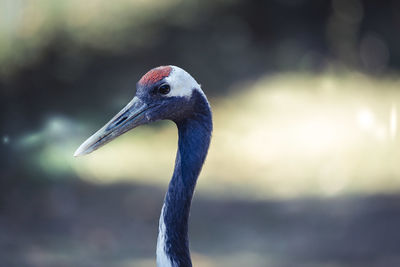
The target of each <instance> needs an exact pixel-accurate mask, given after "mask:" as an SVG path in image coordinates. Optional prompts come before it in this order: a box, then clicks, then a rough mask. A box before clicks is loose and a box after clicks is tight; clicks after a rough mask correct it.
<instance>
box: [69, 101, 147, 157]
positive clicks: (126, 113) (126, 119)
mask: <svg viewBox="0 0 400 267" xmlns="http://www.w3.org/2000/svg"><path fill="white" fill-rule="evenodd" d="M149 108H150V107H149V106H148V105H147V104H146V103H145V102H143V101H142V100H141V99H140V98H138V97H134V98H133V99H132V101H131V102H129V103H128V105H126V107H125V108H123V109H122V110H121V111H120V112H119V113H118V114H117V115H115V116H114V118H112V119H111V120H110V121H109V122H108V123H107V124H106V125H104V126H103V127H102V128H101V129H100V130H98V131H97V132H96V133H95V134H93V135H92V136H91V137H89V138H88V139H87V140H86V141H85V142H84V143H83V144H82V145H80V147H79V148H78V149H77V150H76V151H75V153H74V156H75V157H78V156H82V155H86V154H89V153H90V152H92V151H94V150H96V149H98V148H100V147H101V146H103V145H105V144H107V143H108V142H110V141H111V140H113V139H115V138H116V137H118V136H120V135H121V134H123V133H125V132H127V131H129V130H131V129H133V128H135V127H137V126H139V125H142V124H145V123H147V122H148V118H147V117H146V116H145V115H146V114H145V112H146V111H147V110H148V109H149Z"/></svg>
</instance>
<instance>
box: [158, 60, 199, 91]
mask: <svg viewBox="0 0 400 267" xmlns="http://www.w3.org/2000/svg"><path fill="white" fill-rule="evenodd" d="M171 68H172V70H171V73H170V74H169V76H168V77H167V78H165V81H166V82H167V83H168V84H169V86H170V87H171V91H170V92H169V93H168V94H167V95H166V96H180V97H183V96H184V97H190V96H191V95H192V93H193V90H197V91H199V92H200V93H201V94H202V95H204V93H203V91H202V90H201V88H200V84H198V83H197V82H196V80H195V79H194V78H193V77H192V76H191V75H190V74H189V73H187V72H186V71H185V70H183V69H181V68H179V67H177V66H171Z"/></svg>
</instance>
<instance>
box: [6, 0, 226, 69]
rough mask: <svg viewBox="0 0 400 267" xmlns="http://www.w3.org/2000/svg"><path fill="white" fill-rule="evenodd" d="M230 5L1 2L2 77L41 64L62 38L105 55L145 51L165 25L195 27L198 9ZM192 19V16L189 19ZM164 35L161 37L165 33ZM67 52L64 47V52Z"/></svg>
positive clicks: (126, 0) (127, 0) (168, 0)
mask: <svg viewBox="0 0 400 267" xmlns="http://www.w3.org/2000/svg"><path fill="white" fill-rule="evenodd" d="M229 2H233V0H229V1H179V0H165V1H153V0H149V1H145V0H138V1H132V0H118V1H117V2H115V1H105V0H89V1H85V2H82V1H78V0H70V1H52V0H28V1H24V0H15V1H14V0H2V1H0V17H1V19H0V22H1V23H0V73H1V75H3V76H7V75H12V74H13V73H14V72H16V71H18V69H19V68H21V67H23V66H24V65H29V64H33V63H34V62H37V61H40V60H41V58H42V56H43V52H44V50H45V49H46V48H47V47H48V45H49V43H51V42H53V41H54V40H56V39H57V38H61V39H63V40H64V41H68V42H72V43H73V44H74V46H76V47H73V50H75V51H72V52H71V51H69V49H66V51H68V52H69V53H79V52H78V51H76V49H79V47H85V48H88V49H95V50H101V51H103V52H104V53H121V52H123V51H126V50H132V49H138V48H139V49H140V48H141V49H143V48H144V47H149V46H151V45H152V44H153V43H155V42H157V38H158V35H159V34H160V32H159V31H160V28H162V27H160V26H161V25H162V24H163V23H164V21H166V22H167V23H168V24H170V25H174V24H176V25H181V24H186V26H188V25H187V24H189V25H190V22H191V21H192V20H193V19H194V17H193V16H196V10H202V11H204V12H206V11H207V10H208V9H209V8H210V9H211V8H213V7H215V6H218V5H221V4H224V3H229ZM189 15H190V17H189ZM161 34H162V33H161ZM59 49H60V51H59V52H60V53H62V52H63V47H62V46H61V47H60V48H59Z"/></svg>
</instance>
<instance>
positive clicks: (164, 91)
mask: <svg viewBox="0 0 400 267" xmlns="http://www.w3.org/2000/svg"><path fill="white" fill-rule="evenodd" d="M169 91H171V88H170V87H169V85H168V84H163V85H161V86H160V87H159V88H158V92H159V93H160V94H162V95H166V94H168V93H169Z"/></svg>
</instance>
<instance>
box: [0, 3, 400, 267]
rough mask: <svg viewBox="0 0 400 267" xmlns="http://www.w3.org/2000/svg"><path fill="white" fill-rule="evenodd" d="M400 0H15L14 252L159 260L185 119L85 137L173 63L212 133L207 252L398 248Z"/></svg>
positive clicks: (198, 209) (251, 256)
mask: <svg viewBox="0 0 400 267" xmlns="http://www.w3.org/2000/svg"><path fill="white" fill-rule="evenodd" d="M399 30H400V2H398V1H394V0H393V1H372V0H371V1H367V0H365V1H361V0H333V1H319V0H271V1H262V0H252V1H244V0H217V1H215V0H204V1H200V0H187V1H183V0H164V1H154V0H150V1H145V0H137V1H134V0H116V1H107V0H86V1H79V0H68V1H53V0H0V110H1V113H0V120H1V123H0V148H1V149H0V158H1V163H0V164H1V167H0V266H44V267H47V266H118V267H125V266H143V267H144V266H155V247H156V238H157V230H158V217H159V213H160V209H161V205H162V200H163V197H164V194H165V191H166V187H167V184H168V182H169V179H170V176H171V174H172V170H173V164H174V158H175V152H176V146H177V131H176V128H175V126H174V124H173V123H171V122H159V123H155V124H153V125H150V126H145V127H140V128H137V129H135V130H134V131H132V132H130V133H128V134H126V135H124V136H123V137H120V138H119V139H117V140H116V141H113V142H112V143H111V144H109V145H107V146H106V147H104V148H102V149H100V150H99V151H96V152H95V153H93V154H91V155H88V156H86V157H81V158H73V156H72V155H73V152H74V151H75V149H76V148H77V147H78V146H79V144H80V143H82V142H83V141H84V140H85V139H86V138H87V137H89V136H90V135H91V134H92V133H93V132H94V131H95V130H97V129H98V128H100V127H101V126H102V125H104V124H105V123H106V122H107V121H108V120H109V119H110V118H111V117H112V116H113V115H114V114H115V113H117V112H118V111H119V110H120V109H121V108H122V107H123V106H124V105H125V104H126V103H127V102H128V101H129V100H130V99H131V98H132V97H133V95H134V93H135V84H136V82H137V81H138V80H139V79H140V77H141V76H142V75H143V74H144V73H145V72H147V71H148V70H149V69H150V68H153V67H156V66H159V65H166V64H173V65H178V66H180V67H182V68H184V69H186V70H187V71H188V72H189V73H191V74H192V75H193V76H194V77H195V78H196V79H197V81H198V82H199V83H201V84H202V88H203V90H204V91H205V93H206V94H207V96H208V97H209V100H210V102H211V105H212V108H213V112H214V133H213V140H212V144H211V148H210V151H209V156H208V159H207V161H206V164H205V166H204V169H203V172H202V174H201V176H200V178H199V181H198V187H197V191H196V195H195V198H194V201H193V207H192V212H191V221H190V239H191V249H192V253H193V262H194V265H195V266H206V267H214V266H330V267H332V266H385V267H388V266H389V267H391V266H400V232H399V231H398V226H399V225H400V164H399V158H400V133H399V131H398V124H399V120H400V119H399V113H398V112H399V109H400V76H399V70H400V34H399Z"/></svg>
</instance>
